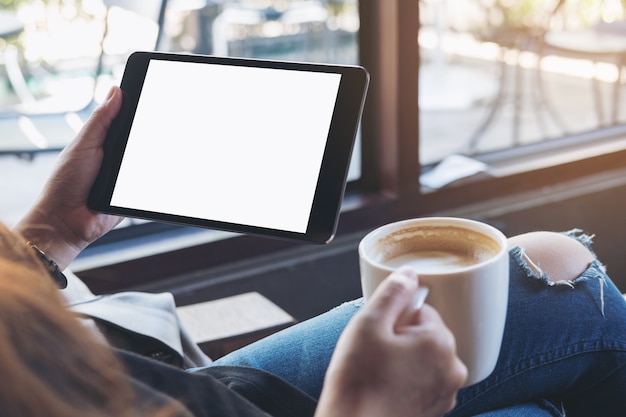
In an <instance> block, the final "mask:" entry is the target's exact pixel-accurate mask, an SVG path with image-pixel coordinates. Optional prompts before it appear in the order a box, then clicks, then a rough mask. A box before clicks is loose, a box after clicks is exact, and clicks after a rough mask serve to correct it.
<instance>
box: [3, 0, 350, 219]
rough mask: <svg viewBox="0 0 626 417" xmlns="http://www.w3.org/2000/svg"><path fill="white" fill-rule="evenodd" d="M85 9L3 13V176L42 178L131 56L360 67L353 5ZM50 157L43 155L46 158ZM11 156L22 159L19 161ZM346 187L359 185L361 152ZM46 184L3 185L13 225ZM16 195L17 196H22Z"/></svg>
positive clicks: (277, 1)
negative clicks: (158, 53) (167, 54)
mask: <svg viewBox="0 0 626 417" xmlns="http://www.w3.org/2000/svg"><path fill="white" fill-rule="evenodd" d="M162 5H163V3H162V1H161V0H134V1H129V0H82V1H63V2H31V1H25V2H24V1H22V2H19V1H18V2H15V7H11V8H3V10H0V19H1V22H2V25H1V26H2V27H3V28H11V30H10V33H9V32H7V33H5V34H3V36H2V40H0V54H1V57H0V131H2V132H3V134H2V137H0V172H3V178H4V177H6V178H8V177H10V176H14V177H15V178H31V179H32V178H42V179H43V178H45V177H46V176H47V173H48V172H49V171H50V169H51V166H52V164H53V161H54V158H55V156H56V153H55V152H48V151H55V150H56V151H58V150H59V149H61V148H62V147H63V146H65V145H66V144H67V143H68V142H69V140H70V139H71V138H72V137H74V135H75V134H76V132H77V131H78V130H79V129H80V127H81V125H82V123H83V122H84V121H85V120H86V118H87V117H88V115H89V114H90V113H91V111H92V110H93V108H94V106H95V105H97V104H98V103H99V102H100V101H101V100H102V98H103V97H104V95H105V94H106V92H107V90H108V88H109V86H110V85H111V84H117V83H119V80H120V79H121V75H122V71H123V68H124V63H125V60H126V58H127V56H128V55H129V54H130V53H131V52H132V51H134V50H153V49H158V50H164V51H173V52H181V53H201V54H216V55H217V54H219V55H230V56H240V57H254V58H265V59H281V60H298V61H317V62H326V63H342V64H357V63H358V61H359V58H358V43H357V37H358V30H359V14H358V2H357V0H319V1H318V0H291V1H286V0H240V1H235V0H221V1H214V0H168V1H167V2H166V7H165V13H161V11H162V9H161V8H162ZM44 152H46V154H45V155H44ZM15 155H18V156H19V155H22V156H26V157H27V158H26V159H25V160H17V159H16V158H15ZM353 159H354V163H353V164H352V166H351V169H350V174H349V178H350V179H357V178H359V176H360V149H359V144H357V150H356V152H355V156H354V158H353ZM40 186H41V181H27V182H26V183H25V184H21V185H17V184H15V186H13V185H12V183H9V182H6V181H4V182H2V184H1V185H0V187H1V188H0V191H2V194H3V195H11V196H16V201H15V203H12V204H11V205H10V206H9V205H6V204H5V205H3V206H2V207H0V219H2V220H3V221H5V222H7V223H9V224H10V223H12V222H13V221H15V220H16V219H17V218H19V216H20V214H21V212H23V210H25V209H26V208H27V207H28V206H29V205H30V204H31V202H32V201H33V200H34V198H35V196H36V194H37V192H38V190H39V188H40ZM18 188H19V189H18Z"/></svg>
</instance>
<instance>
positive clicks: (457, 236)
mask: <svg viewBox="0 0 626 417" xmlns="http://www.w3.org/2000/svg"><path fill="white" fill-rule="evenodd" d="M500 249H501V248H500V245H499V244H498V242H496V241H495V240H494V239H492V238H491V237H489V236H487V235H484V234H482V233H480V232H477V231H474V230H469V229H465V228H462V227H456V226H434V225H433V226H414V227H407V228H404V229H401V230H397V231H395V232H392V233H390V234H388V235H386V236H384V237H382V238H381V239H380V240H379V241H378V242H377V243H376V251H375V252H376V253H377V259H376V261H378V262H380V263H386V262H388V261H389V260H391V259H393V258H396V257H398V256H401V255H404V254H407V253H411V252H428V251H437V252H448V253H452V254H455V256H457V257H459V258H467V264H468V265H471V264H476V263H480V262H483V261H486V260H488V259H490V258H492V257H494V256H495V255H496V254H498V252H500Z"/></svg>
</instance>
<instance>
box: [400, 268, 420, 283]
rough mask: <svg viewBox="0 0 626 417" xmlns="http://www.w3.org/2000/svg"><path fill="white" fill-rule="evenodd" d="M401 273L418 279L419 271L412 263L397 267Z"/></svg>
mask: <svg viewBox="0 0 626 417" xmlns="http://www.w3.org/2000/svg"><path fill="white" fill-rule="evenodd" d="M397 272H398V273H399V274H402V275H404V276H405V277H407V278H411V279H413V280H416V279H417V271H416V270H415V269H414V268H413V267H412V266H410V265H403V266H401V267H400V268H398V269H397Z"/></svg>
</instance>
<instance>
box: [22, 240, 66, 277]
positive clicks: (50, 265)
mask: <svg viewBox="0 0 626 417" xmlns="http://www.w3.org/2000/svg"><path fill="white" fill-rule="evenodd" d="M26 245H27V246H28V247H29V248H32V250H33V251H34V252H35V255H37V257H38V258H39V260H40V261H41V263H42V264H43V266H44V268H46V270H47V271H48V273H49V274H50V276H51V277H52V279H53V280H54V282H56V283H57V285H58V286H59V288H61V289H63V288H65V287H67V278H66V277H65V275H64V274H63V272H61V270H60V269H59V265H57V263H56V262H54V261H53V260H52V259H50V258H48V255H46V253H45V252H44V251H42V250H41V249H39V247H38V246H37V245H35V244H34V243H32V242H26Z"/></svg>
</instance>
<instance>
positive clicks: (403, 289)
mask: <svg viewBox="0 0 626 417" xmlns="http://www.w3.org/2000/svg"><path fill="white" fill-rule="evenodd" d="M417 285H418V279H417V273H416V272H415V271H414V270H413V269H412V268H411V267H408V266H403V267H401V268H399V269H398V270H396V271H394V272H392V273H391V274H390V275H389V277H387V278H386V279H385V280H383V281H382V282H381V283H380V285H379V286H378V288H377V289H376V291H374V294H373V295H372V298H371V299H370V300H369V301H368V302H367V303H366V304H365V308H368V309H370V310H371V311H373V312H376V314H377V315H378V316H379V317H380V318H381V321H382V322H383V323H384V324H385V325H386V326H387V328H389V329H392V328H394V327H395V325H396V323H397V322H398V321H399V320H400V318H401V317H403V316H404V313H405V312H406V310H407V309H408V308H410V305H411V301H412V299H413V294H414V293H415V291H416V290H417Z"/></svg>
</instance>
